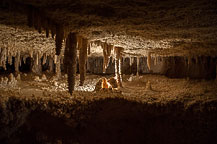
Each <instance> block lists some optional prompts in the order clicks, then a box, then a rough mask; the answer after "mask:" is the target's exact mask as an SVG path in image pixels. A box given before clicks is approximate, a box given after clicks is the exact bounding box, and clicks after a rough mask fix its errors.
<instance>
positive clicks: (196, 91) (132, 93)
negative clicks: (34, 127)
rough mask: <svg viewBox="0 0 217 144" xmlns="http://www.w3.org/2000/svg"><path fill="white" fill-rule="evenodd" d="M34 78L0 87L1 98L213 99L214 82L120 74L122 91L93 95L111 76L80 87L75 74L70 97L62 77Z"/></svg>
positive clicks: (95, 77) (216, 94) (25, 77)
mask: <svg viewBox="0 0 217 144" xmlns="http://www.w3.org/2000/svg"><path fill="white" fill-rule="evenodd" d="M35 77H36V76H34V75H32V74H29V75H21V79H22V80H21V81H18V82H17V84H16V85H6V86H4V85H1V86H0V92H1V94H0V95H1V97H2V98H3V97H5V98H7V97H10V96H15V97H21V98H27V99H28V98H32V97H34V98H37V99H40V98H42V99H44V98H49V99H52V98H55V97H57V98H67V99H68V98H69V99H74V98H78V97H80V98H81V99H83V98H84V99H89V98H90V99H92V98H93V97H98V98H105V97H113V96H114V97H122V98H125V99H128V100H133V101H134V100H135V101H141V102H143V103H144V102H147V103H153V102H160V103H167V102H170V101H174V100H175V101H181V102H185V103H186V104H191V103H192V102H197V101H203V102H204V101H210V100H216V99H217V80H211V81H206V80H189V79H170V78H167V77H165V76H161V75H123V88H121V89H119V90H106V91H105V90H101V91H98V92H96V91H94V89H95V85H96V83H97V82H98V80H99V79H100V78H102V77H106V78H110V77H112V75H110V76H108V75H107V76H99V75H87V77H86V81H85V83H84V86H79V75H77V76H76V86H75V92H74V94H73V95H72V96H70V95H69V94H68V93H67V90H68V89H67V79H66V77H65V76H62V77H61V78H60V79H59V80H57V79H56V77H55V76H54V75H52V76H51V75H47V78H46V79H45V80H42V79H40V78H39V79H37V78H35Z"/></svg>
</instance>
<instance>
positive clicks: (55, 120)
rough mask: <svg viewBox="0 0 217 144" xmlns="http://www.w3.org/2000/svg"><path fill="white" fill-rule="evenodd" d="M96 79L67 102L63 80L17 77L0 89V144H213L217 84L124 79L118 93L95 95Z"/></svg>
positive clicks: (216, 129) (216, 130) (216, 128)
mask: <svg viewBox="0 0 217 144" xmlns="http://www.w3.org/2000/svg"><path fill="white" fill-rule="evenodd" d="M106 77H111V76H106ZM78 78H79V77H77V80H78ZM100 78H101V76H96V75H88V77H87V80H86V82H85V85H84V86H83V87H81V86H78V85H76V91H75V92H74V94H73V95H72V96H71V95H69V94H68V93H67V87H66V79H65V78H64V77H62V78H61V80H55V77H53V76H48V75H47V76H46V78H45V77H44V76H43V78H42V77H41V76H40V77H37V76H33V75H22V74H21V80H17V81H16V83H15V84H14V85H10V83H9V84H8V85H2V84H1V90H0V91H1V94H0V103H1V104H0V115H1V117H0V141H1V143H58V144H59V143H144V142H145V143H215V142H216V141H217V139H216V134H217V122H216V119H217V115H216V111H217V93H216V91H217V81H216V80H214V81H203V80H187V79H168V78H166V77H163V76H159V75H143V76H133V75H131V76H130V75H124V76H123V86H124V87H123V88H121V89H120V90H115V91H109V90H101V91H99V92H94V91H93V90H94V87H95V83H96V82H97V81H98V80H99V79H100ZM9 81H10V80H9Z"/></svg>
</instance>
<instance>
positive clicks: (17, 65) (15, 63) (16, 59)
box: [14, 51, 20, 72]
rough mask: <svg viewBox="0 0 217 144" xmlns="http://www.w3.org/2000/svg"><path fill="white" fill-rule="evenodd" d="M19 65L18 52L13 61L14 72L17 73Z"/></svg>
mask: <svg viewBox="0 0 217 144" xmlns="http://www.w3.org/2000/svg"><path fill="white" fill-rule="evenodd" d="M19 63H20V51H18V52H17V55H16V57H15V61H14V67H15V71H16V72H19Z"/></svg>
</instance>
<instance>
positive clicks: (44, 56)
mask: <svg viewBox="0 0 217 144" xmlns="http://www.w3.org/2000/svg"><path fill="white" fill-rule="evenodd" d="M46 62H47V55H46V53H45V54H44V55H43V60H42V64H43V65H44V64H46Z"/></svg>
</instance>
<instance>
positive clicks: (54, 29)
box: [49, 23, 56, 38]
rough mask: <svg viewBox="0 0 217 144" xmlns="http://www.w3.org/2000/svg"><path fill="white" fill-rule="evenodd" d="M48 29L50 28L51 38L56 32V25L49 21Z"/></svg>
mask: <svg viewBox="0 0 217 144" xmlns="http://www.w3.org/2000/svg"><path fill="white" fill-rule="evenodd" d="M49 27H50V30H51V36H52V38H54V36H55V34H56V27H55V25H54V24H52V23H50V26H49Z"/></svg>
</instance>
